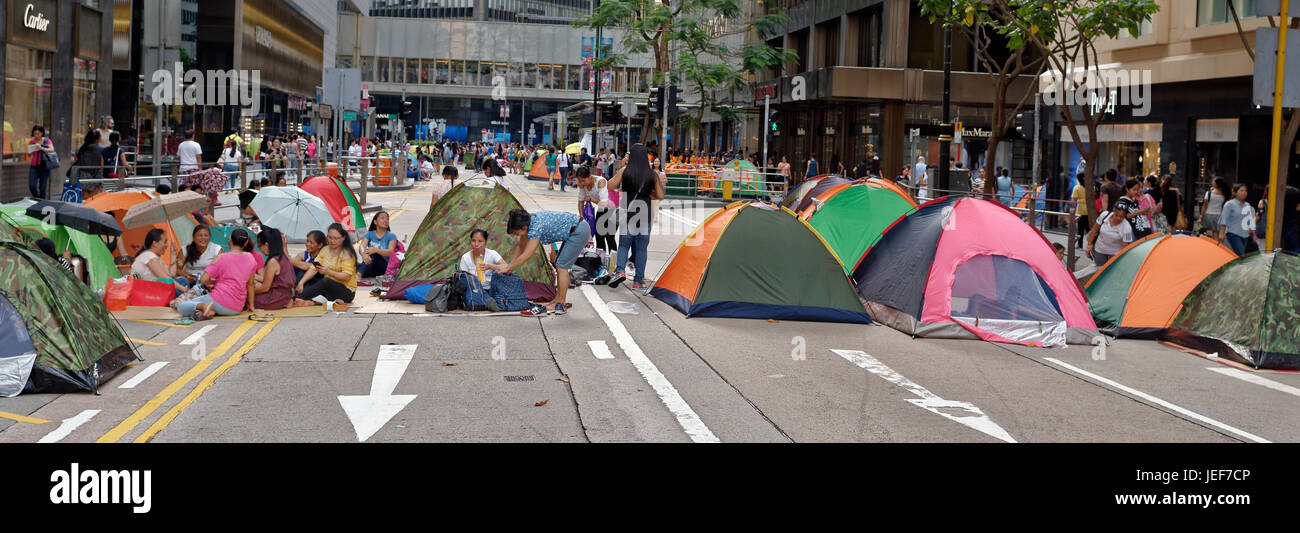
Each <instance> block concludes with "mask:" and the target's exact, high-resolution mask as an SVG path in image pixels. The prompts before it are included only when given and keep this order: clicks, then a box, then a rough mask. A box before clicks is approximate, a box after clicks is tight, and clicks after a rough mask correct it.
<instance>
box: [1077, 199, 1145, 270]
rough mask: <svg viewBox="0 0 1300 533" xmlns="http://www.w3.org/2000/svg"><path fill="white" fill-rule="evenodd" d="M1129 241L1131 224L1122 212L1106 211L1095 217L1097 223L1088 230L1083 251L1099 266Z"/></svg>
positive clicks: (1131, 236) (1131, 234) (1131, 239)
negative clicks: (1086, 243)
mask: <svg viewBox="0 0 1300 533" xmlns="http://www.w3.org/2000/svg"><path fill="white" fill-rule="evenodd" d="M1131 242H1133V226H1132V225H1130V224H1129V222H1128V219H1127V218H1125V216H1124V212H1123V211H1120V210H1118V209H1116V210H1114V211H1106V212H1104V213H1102V214H1101V216H1100V217H1097V224H1096V225H1094V226H1093V227H1092V231H1090V232H1088V248H1087V249H1085V250H1084V253H1086V254H1088V255H1090V256H1092V260H1093V262H1094V263H1096V265H1097V266H1099V267H1100V266H1103V265H1105V264H1106V263H1107V262H1109V261H1110V259H1111V258H1112V257H1115V254H1118V253H1119V252H1120V250H1123V249H1124V246H1125V245H1127V244H1128V243H1131ZM1094 250H1095V252H1096V253H1094Z"/></svg>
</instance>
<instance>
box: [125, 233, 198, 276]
mask: <svg viewBox="0 0 1300 533" xmlns="http://www.w3.org/2000/svg"><path fill="white" fill-rule="evenodd" d="M163 235H164V234H163V230H160V229H158V228H154V229H151V230H149V233H147V234H145V236H144V245H142V246H140V251H139V252H138V253H136V254H135V261H134V262H132V263H131V275H132V276H135V278H136V279H141V280H144V281H159V282H163V283H171V281H172V280H171V277H172V272H171V270H169V269H168V268H167V263H165V262H163V260H162V257H163V256H164V255H165V254H166V253H167V240H166V239H164V238H163ZM176 282H177V284H178V285H181V286H188V284H186V283H185V282H183V281H181V280H180V279H178V280H176Z"/></svg>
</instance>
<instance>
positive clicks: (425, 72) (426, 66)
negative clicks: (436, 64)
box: [420, 59, 433, 85]
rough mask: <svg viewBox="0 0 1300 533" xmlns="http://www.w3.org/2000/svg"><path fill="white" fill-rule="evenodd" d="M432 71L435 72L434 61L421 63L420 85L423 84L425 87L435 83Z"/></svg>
mask: <svg viewBox="0 0 1300 533" xmlns="http://www.w3.org/2000/svg"><path fill="white" fill-rule="evenodd" d="M432 71H433V62H432V61H429V60H427V59H426V60H424V61H421V62H420V83H423V84H425V85H428V84H430V83H433V78H432Z"/></svg>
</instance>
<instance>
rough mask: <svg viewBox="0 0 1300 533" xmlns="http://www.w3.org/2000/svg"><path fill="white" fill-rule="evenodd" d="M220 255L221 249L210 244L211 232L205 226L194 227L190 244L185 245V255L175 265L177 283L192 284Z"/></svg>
mask: <svg viewBox="0 0 1300 533" xmlns="http://www.w3.org/2000/svg"><path fill="white" fill-rule="evenodd" d="M220 255H221V247H220V246H217V245H215V244H212V231H211V230H209V229H208V227H207V226H195V227H194V233H192V234H191V235H190V243H189V244H187V245H185V255H184V258H183V260H182V261H181V263H180V264H179V265H176V279H177V281H180V280H182V279H183V280H185V283H184V284H185V285H187V286H191V287H192V286H194V283H195V282H196V281H198V280H199V278H200V277H202V276H203V271H204V270H205V269H207V268H208V265H211V264H212V262H213V261H216V260H217V256H220Z"/></svg>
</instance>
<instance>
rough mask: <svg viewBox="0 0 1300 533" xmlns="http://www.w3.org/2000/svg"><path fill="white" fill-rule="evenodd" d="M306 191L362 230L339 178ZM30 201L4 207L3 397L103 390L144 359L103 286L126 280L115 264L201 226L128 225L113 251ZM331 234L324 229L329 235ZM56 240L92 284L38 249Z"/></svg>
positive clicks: (121, 206) (98, 199)
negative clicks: (157, 239) (37, 213)
mask: <svg viewBox="0 0 1300 533" xmlns="http://www.w3.org/2000/svg"><path fill="white" fill-rule="evenodd" d="M301 187H302V188H303V189H304V190H306V191H307V192H309V193H311V194H313V195H314V196H316V197H318V198H320V199H321V200H322V201H323V202H324V203H325V204H326V205H327V206H328V208H329V211H330V214H331V216H333V217H334V220H335V221H339V222H343V223H345V226H348V227H349V229H352V228H362V227H364V223H363V221H362V218H361V207H360V205H359V204H358V203H357V201H356V197H355V196H354V195H353V194H352V192H351V190H349V189H348V188H347V187H346V186H345V185H343V184H342V183H341V182H339V181H338V180H334V179H331V178H328V177H323V176H318V177H315V178H311V179H309V180H307V181H306V182H304V183H303V184H302V185H301ZM151 198H152V196H151V195H150V194H149V193H147V192H143V191H120V192H111V193H104V194H100V195H97V196H95V197H93V198H90V199H87V200H86V201H85V202H84V205H85V206H86V207H89V208H92V209H95V210H97V211H101V212H105V213H109V214H111V215H112V216H113V217H114V218H115V219H116V220H117V222H118V223H119V224H121V223H122V221H123V218H124V217H125V216H126V214H127V212H128V211H130V210H131V208H132V207H134V206H136V205H138V204H140V203H142V202H147V201H149V200H150V199H151ZM29 204H30V201H23V202H16V203H14V204H9V205H3V206H0V397H12V396H16V395H18V394H20V393H23V392H27V393H63V392H74V391H81V390H85V391H91V392H95V391H96V390H97V389H98V387H99V384H100V383H102V382H103V381H104V380H106V379H108V378H109V377H111V376H113V375H114V374H115V373H116V372H118V371H119V370H121V369H122V368H123V367H125V366H126V365H127V364H129V363H131V362H132V361H135V360H137V359H138V355H137V354H136V353H135V350H134V348H133V347H132V345H131V344H130V342H129V341H128V340H127V339H126V337H125V335H124V334H123V332H122V330H121V328H119V327H118V325H117V324H116V323H115V322H114V321H113V318H112V316H111V315H110V314H109V312H108V310H107V309H106V308H105V307H104V305H103V302H102V300H101V299H100V297H99V295H98V294H97V292H96V289H98V288H99V287H103V286H105V285H106V284H107V282H108V280H110V279H113V278H116V277H119V276H121V275H122V274H121V273H120V272H119V269H118V267H117V265H116V264H115V262H114V257H121V256H126V257H130V256H133V255H135V253H136V252H137V251H139V248H140V246H141V245H143V243H144V239H145V236H146V235H147V234H148V233H149V232H150V231H151V230H153V229H160V230H162V231H163V234H164V238H165V239H166V240H167V242H168V243H169V245H171V246H173V247H176V248H179V247H183V246H185V245H188V244H189V241H190V239H191V237H192V235H193V230H194V228H195V227H196V225H197V222H196V221H194V220H193V219H192V218H190V217H189V216H182V217H178V218H175V219H173V220H171V221H170V222H160V223H156V224H151V225H146V226H140V227H135V228H126V227H125V224H123V228H125V229H124V230H123V232H122V234H121V235H119V236H117V238H116V242H115V243H114V247H113V249H111V250H110V249H109V247H108V246H107V245H105V243H104V241H103V240H102V239H101V238H100V237H99V236H98V235H90V234H86V233H83V232H80V231H77V230H75V229H72V228H69V227H65V226H60V225H52V224H46V223H44V222H43V221H41V220H38V219H35V218H33V217H31V216H30V215H29V214H27V213H26V210H27V207H28V205H29ZM213 229H214V231H213V232H212V242H213V243H214V244H216V245H217V246H220V247H222V248H224V249H229V241H228V239H229V234H228V233H223V232H220V231H215V229H216V228H213ZM321 229H324V228H321ZM42 237H45V238H49V239H51V240H52V241H54V242H55V247H56V249H58V250H59V251H62V250H64V249H68V250H70V251H71V252H72V253H74V254H76V255H79V256H81V257H83V258H85V261H86V268H87V277H88V281H89V284H86V283H81V282H80V280H78V279H77V278H76V277H74V276H71V275H68V274H67V272H65V271H64V270H63V268H62V267H61V266H60V264H59V263H58V262H57V261H56V260H54V259H52V258H50V257H49V256H46V255H45V254H44V253H42V252H41V251H39V250H37V249H35V248H34V247H33V246H32V244H33V243H34V242H35V240H36V239H39V238H42Z"/></svg>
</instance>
